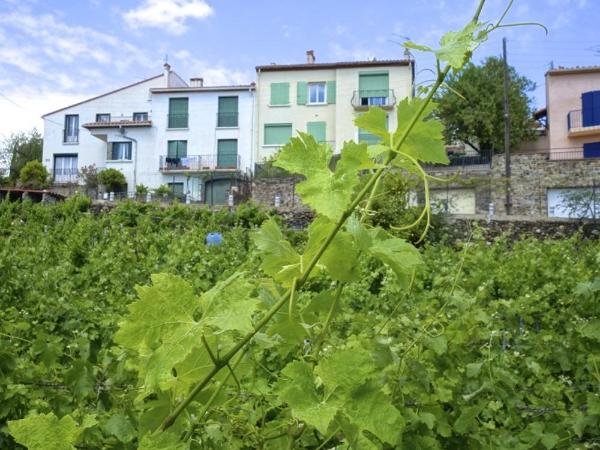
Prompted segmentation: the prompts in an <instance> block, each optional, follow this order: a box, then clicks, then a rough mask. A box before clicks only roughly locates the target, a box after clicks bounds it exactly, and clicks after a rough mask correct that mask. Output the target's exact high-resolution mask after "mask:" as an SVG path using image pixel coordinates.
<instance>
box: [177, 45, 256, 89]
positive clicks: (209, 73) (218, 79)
mask: <svg viewBox="0 0 600 450" xmlns="http://www.w3.org/2000/svg"><path fill="white" fill-rule="evenodd" d="M174 57H175V63H176V64H175V65H174V68H175V69H177V67H178V66H180V67H185V69H186V71H187V72H188V73H189V74H190V75H191V76H194V77H202V78H204V84H205V86H226V85H236V84H249V83H250V82H251V81H252V80H253V79H254V73H252V72H245V71H243V70H235V69H231V68H229V67H226V66H225V65H224V64H222V63H216V64H211V63H209V62H207V61H204V60H202V59H198V58H194V57H193V56H192V54H191V53H190V52H189V51H187V50H180V51H178V52H177V53H175V55H174Z"/></svg>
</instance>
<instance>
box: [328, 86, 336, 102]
mask: <svg viewBox="0 0 600 450" xmlns="http://www.w3.org/2000/svg"><path fill="white" fill-rule="evenodd" d="M335 91H336V88H335V81H328V82H327V103H329V104H334V103H335V94H336V92H335Z"/></svg>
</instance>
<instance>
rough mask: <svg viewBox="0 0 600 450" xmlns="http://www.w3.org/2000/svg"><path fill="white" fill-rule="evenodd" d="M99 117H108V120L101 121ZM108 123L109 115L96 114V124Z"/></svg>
mask: <svg viewBox="0 0 600 450" xmlns="http://www.w3.org/2000/svg"><path fill="white" fill-rule="evenodd" d="M101 117H105V118H106V117H108V120H102V119H101ZM108 122H110V113H96V123H108Z"/></svg>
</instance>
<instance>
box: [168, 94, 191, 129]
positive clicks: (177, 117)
mask: <svg viewBox="0 0 600 450" xmlns="http://www.w3.org/2000/svg"><path fill="white" fill-rule="evenodd" d="M187 127H188V99H187V98H170V99H169V128H187Z"/></svg>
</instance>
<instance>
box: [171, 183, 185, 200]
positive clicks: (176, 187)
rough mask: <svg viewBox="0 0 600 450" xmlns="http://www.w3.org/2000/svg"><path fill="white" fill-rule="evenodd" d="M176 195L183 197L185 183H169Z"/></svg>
mask: <svg viewBox="0 0 600 450" xmlns="http://www.w3.org/2000/svg"><path fill="white" fill-rule="evenodd" d="M167 186H169V189H170V190H171V192H172V193H173V196H174V197H183V183H167Z"/></svg>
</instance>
